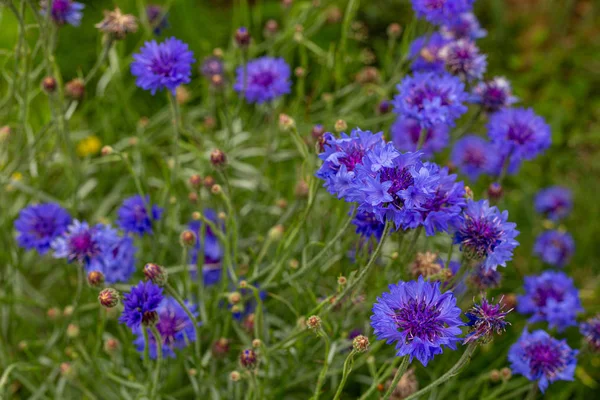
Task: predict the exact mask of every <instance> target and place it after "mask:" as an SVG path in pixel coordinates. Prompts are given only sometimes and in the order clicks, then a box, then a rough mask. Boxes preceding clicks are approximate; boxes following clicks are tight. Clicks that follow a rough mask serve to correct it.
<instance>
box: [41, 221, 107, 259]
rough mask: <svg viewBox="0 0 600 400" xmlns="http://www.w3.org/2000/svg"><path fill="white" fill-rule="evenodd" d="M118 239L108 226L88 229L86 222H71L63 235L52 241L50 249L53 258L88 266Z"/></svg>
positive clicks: (99, 225) (96, 226)
mask: <svg viewBox="0 0 600 400" xmlns="http://www.w3.org/2000/svg"><path fill="white" fill-rule="evenodd" d="M118 239H119V235H118V233H117V231H116V230H115V229H113V228H111V227H110V226H108V225H103V224H97V225H95V226H92V227H90V226H89V225H88V223H87V222H79V221H78V220H73V223H72V224H71V225H69V227H68V229H67V231H66V232H65V233H63V235H61V236H59V237H57V238H56V239H54V241H53V242H52V243H51V247H52V249H53V250H54V258H66V259H67V260H68V262H74V261H76V262H80V263H83V264H84V265H88V264H90V263H91V262H92V260H94V259H95V258H97V257H100V256H101V255H102V253H103V251H104V250H105V249H106V248H107V247H110V246H112V245H113V244H114V243H115V242H116V241H117V240H118Z"/></svg>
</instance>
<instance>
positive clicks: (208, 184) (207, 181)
mask: <svg viewBox="0 0 600 400" xmlns="http://www.w3.org/2000/svg"><path fill="white" fill-rule="evenodd" d="M214 184H215V178H213V177H212V176H210V175H208V176H206V177H204V187H205V188H207V189H210V188H212V187H213V185H214Z"/></svg>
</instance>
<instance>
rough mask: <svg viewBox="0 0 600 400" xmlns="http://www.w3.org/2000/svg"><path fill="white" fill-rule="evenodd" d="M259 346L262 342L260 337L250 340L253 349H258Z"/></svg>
mask: <svg viewBox="0 0 600 400" xmlns="http://www.w3.org/2000/svg"><path fill="white" fill-rule="evenodd" d="M260 346H262V342H261V341H260V339H254V340H253V341H252V347H254V348H255V349H258V348H259V347H260Z"/></svg>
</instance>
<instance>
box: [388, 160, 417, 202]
mask: <svg viewBox="0 0 600 400" xmlns="http://www.w3.org/2000/svg"><path fill="white" fill-rule="evenodd" d="M389 181H391V182H392V186H390V188H389V189H388V193H389V194H390V195H391V196H392V197H393V198H394V200H393V201H392V204H393V205H394V206H395V207H396V208H398V209H401V208H402V207H404V200H402V199H401V198H400V196H398V192H399V191H401V190H404V189H406V188H408V187H410V186H412V185H413V184H414V182H415V180H414V179H413V177H412V175H411V174H410V171H409V170H408V168H399V167H392V168H387V167H385V168H382V169H381V182H389Z"/></svg>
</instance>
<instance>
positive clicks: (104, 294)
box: [98, 288, 120, 308]
mask: <svg viewBox="0 0 600 400" xmlns="http://www.w3.org/2000/svg"><path fill="white" fill-rule="evenodd" d="M119 297H120V296H119V292H117V291H116V290H115V289H113V288H106V289H103V290H102V291H101V292H100V294H98V301H100V304H102V306H103V307H106V308H113V307H115V306H116V305H117V304H119Z"/></svg>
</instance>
